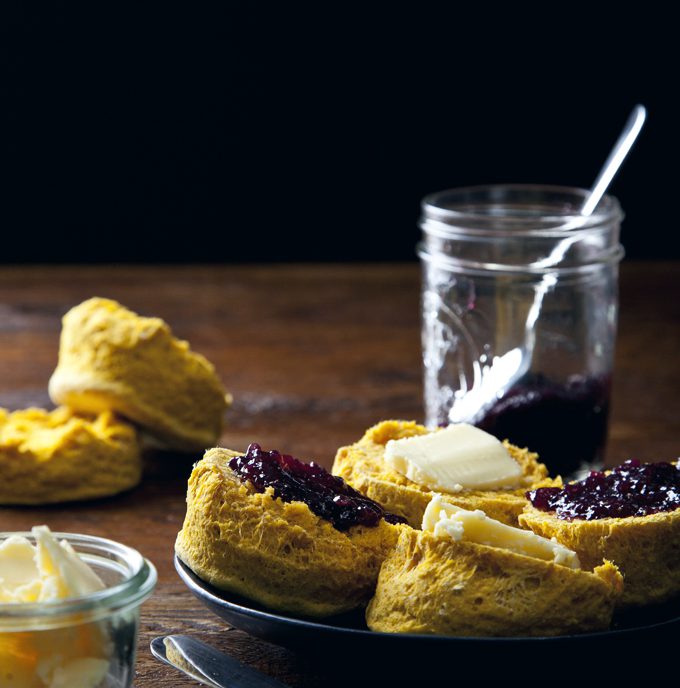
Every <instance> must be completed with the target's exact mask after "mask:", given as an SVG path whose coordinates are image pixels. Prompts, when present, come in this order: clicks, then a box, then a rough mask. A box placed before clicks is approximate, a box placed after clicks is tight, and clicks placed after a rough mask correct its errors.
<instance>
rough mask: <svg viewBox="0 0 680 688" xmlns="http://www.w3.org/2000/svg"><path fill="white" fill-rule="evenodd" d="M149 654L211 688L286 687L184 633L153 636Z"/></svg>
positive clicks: (286, 687)
mask: <svg viewBox="0 0 680 688" xmlns="http://www.w3.org/2000/svg"><path fill="white" fill-rule="evenodd" d="M151 654H153V656H154V657H156V658H157V659H159V660H160V661H161V662H165V664H169V665H170V666H173V667H175V668H176V669H179V670H180V671H182V672H184V673H185V674H186V675H187V676H190V677H191V678H193V679H194V680H195V681H198V682H199V683H202V684H203V685H205V686H210V687H211V688H289V687H288V686H286V684H284V683H281V682H280V681H277V680H276V679H274V678H272V677H271V676H267V675H266V674H263V673H262V672H261V671H257V669H251V668H250V667H247V666H245V665H244V664H241V662H239V661H237V660H236V659H234V658H233V657H230V656H229V655H226V654H224V653H223V652H219V651H218V650H216V649H215V648H214V647H211V646H210V645H207V644H206V643H204V642H202V641H200V640H197V639H196V638H191V637H190V636H187V635H167V636H160V637H158V638H154V639H153V640H152V641H151Z"/></svg>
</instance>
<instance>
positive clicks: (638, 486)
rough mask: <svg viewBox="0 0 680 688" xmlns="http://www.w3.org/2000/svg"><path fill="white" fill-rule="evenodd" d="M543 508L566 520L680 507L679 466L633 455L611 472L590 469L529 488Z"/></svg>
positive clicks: (535, 502)
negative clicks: (584, 473)
mask: <svg viewBox="0 0 680 688" xmlns="http://www.w3.org/2000/svg"><path fill="white" fill-rule="evenodd" d="M527 499H528V500H529V501H530V502H531V503H532V504H533V506H534V507H536V508H537V509H540V510H541V511H554V512H555V516H557V517H558V518H561V519H563V520H565V521H571V520H572V519H575V518H577V519H582V520H584V521H594V520H597V519H600V518H625V517H627V516H647V515H649V514H656V513H659V512H662V511H673V510H675V509H678V508H680V468H679V467H678V466H677V465H674V464H672V463H668V462H660V463H640V462H639V461H638V460H637V459H631V460H630V461H626V462H624V463H622V464H621V465H620V466H617V467H616V468H614V469H613V470H612V471H611V472H608V473H604V472H602V471H591V472H590V475H588V477H586V478H584V479H583V480H579V481H577V482H572V483H568V484H567V485H565V486H564V487H563V488H561V487H541V488H538V489H537V490H531V491H529V492H527Z"/></svg>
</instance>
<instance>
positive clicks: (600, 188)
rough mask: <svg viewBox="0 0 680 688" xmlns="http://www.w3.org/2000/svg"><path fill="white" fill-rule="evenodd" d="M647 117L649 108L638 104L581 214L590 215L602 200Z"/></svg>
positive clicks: (592, 188) (591, 190)
mask: <svg viewBox="0 0 680 688" xmlns="http://www.w3.org/2000/svg"><path fill="white" fill-rule="evenodd" d="M645 119H647V110H646V109H645V106H644V105H636V106H635V107H634V108H633V111H632V112H631V113H630V116H629V117H628V121H627V122H626V124H625V126H624V127H623V131H622V132H621V135H620V136H619V138H618V140H617V141H616V143H615V144H614V148H612V152H611V153H610V154H609V157H608V158H607V160H606V161H605V163H604V166H603V167H602V170H601V171H600V174H599V175H598V177H597V179H596V180H595V183H594V184H593V186H592V187H591V189H590V196H588V198H587V199H586V202H585V203H584V204H583V207H582V208H581V215H584V216H586V217H588V216H589V215H591V214H592V212H593V211H594V210H595V208H597V204H598V203H599V202H600V199H601V198H602V196H604V193H605V191H606V190H607V189H608V188H609V184H610V183H611V181H612V179H614V175H615V174H616V173H617V172H618V171H619V167H621V163H622V162H623V161H624V160H625V159H626V156H627V155H628V153H629V151H630V149H631V148H632V147H633V144H634V143H635V139H637V137H638V134H639V133H640V131H641V130H642V125H643V124H644V123H645Z"/></svg>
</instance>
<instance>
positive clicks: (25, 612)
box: [0, 531, 158, 630]
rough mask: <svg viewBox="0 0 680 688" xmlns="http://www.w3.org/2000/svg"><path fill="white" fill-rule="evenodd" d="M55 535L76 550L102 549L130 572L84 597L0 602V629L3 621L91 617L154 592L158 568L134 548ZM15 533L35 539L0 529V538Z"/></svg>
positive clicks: (136, 602) (91, 537)
mask: <svg viewBox="0 0 680 688" xmlns="http://www.w3.org/2000/svg"><path fill="white" fill-rule="evenodd" d="M52 534H53V535H54V536H55V538H57V539H58V540H67V541H68V542H69V543H70V544H71V545H72V546H73V547H74V549H76V551H78V546H81V547H82V546H86V547H88V548H89V551H88V554H95V555H96V553H97V552H100V553H101V554H109V555H114V556H115V557H116V561H117V562H119V563H120V562H122V563H123V564H124V566H125V568H126V569H127V572H128V574H129V575H127V576H126V577H125V579H124V580H123V581H121V582H120V583H116V584H115V585H111V586H108V587H106V588H104V589H103V590H98V591H96V592H93V593H90V594H88V595H84V596H81V597H71V598H68V599H65V600H50V601H45V602H21V603H17V602H2V603H0V630H1V626H2V621H3V620H12V619H15V620H19V619H31V618H42V619H46V618H51V619H57V618H58V617H62V616H63V617H71V616H72V615H85V616H88V617H89V616H90V615H91V614H94V615H96V616H100V615H106V614H108V613H110V612H112V611H117V610H121V609H126V608H128V607H131V606H137V605H139V604H141V603H142V602H143V601H144V600H145V599H146V598H147V597H148V596H149V595H150V594H151V592H152V591H153V589H154V587H155V585H156V581H157V579H158V574H157V572H156V568H155V567H154V565H153V564H152V563H151V562H150V561H149V560H148V559H146V558H144V557H143V556H142V555H141V554H140V553H139V552H138V551H137V550H135V549H133V548H132V547H128V546H127V545H123V544H121V543H120V542H116V541H115V540H109V539H107V538H102V537H98V536H95V535H83V534H80V533H63V532H53V533H52ZM12 536H18V537H25V538H26V539H28V540H29V541H31V542H34V541H35V538H34V536H33V534H32V533H31V532H30V531H28V532H0V540H4V539H6V538H8V537H12ZM97 612H103V614H97Z"/></svg>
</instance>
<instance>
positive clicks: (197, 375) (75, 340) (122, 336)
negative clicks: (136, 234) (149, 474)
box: [0, 298, 229, 504]
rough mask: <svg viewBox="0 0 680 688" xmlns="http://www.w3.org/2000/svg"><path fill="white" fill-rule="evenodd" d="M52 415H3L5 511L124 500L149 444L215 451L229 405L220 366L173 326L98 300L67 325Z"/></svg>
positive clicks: (0, 487) (0, 468)
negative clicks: (119, 495)
mask: <svg viewBox="0 0 680 688" xmlns="http://www.w3.org/2000/svg"><path fill="white" fill-rule="evenodd" d="M49 393H50V397H51V399H52V401H54V403H55V404H58V405H60V406H59V407H58V408H57V409H56V410H54V411H51V412H48V411H45V410H42V409H27V410H23V411H16V412H14V413H9V412H7V411H5V410H4V409H0V472H1V473H2V476H3V481H2V482H1V483H0V503H3V504H45V503H53V502H62V501H70V500H76V499H91V498H95V497H104V496H109V495H113V494H117V493H119V492H121V491H123V490H127V489H130V488H132V487H134V486H135V485H136V484H137V483H138V482H139V481H140V479H141V475H142V461H141V446H142V441H141V438H143V437H144V436H149V437H152V438H154V440H155V441H156V442H157V443H159V444H160V445H161V446H164V447H167V448H169V449H175V450H180V451H202V450H204V449H205V448H206V447H209V446H214V445H215V444H216V443H217V441H218V439H219V436H220V433H221V430H222V417H223V413H224V411H225V409H226V407H227V405H228V403H229V398H228V396H227V394H226V392H225V390H224V388H223V386H222V384H221V382H220V380H219V378H218V377H217V375H216V373H215V369H214V368H213V366H212V365H211V364H210V363H209V362H208V361H207V360H206V359H205V358H204V357H203V356H201V355H200V354H197V353H194V352H192V351H191V350H190V348H189V345H188V344H187V342H184V341H180V340H178V339H176V338H175V337H174V336H173V335H172V332H171V331H170V328H169V327H168V325H167V324H166V323H164V322H163V321H162V320H160V319H158V318H145V317H141V316H139V315H137V314H135V313H133V312H131V311H129V310H127V309H126V308H124V307H123V306H121V305H120V304H119V303H117V302H115V301H111V300H108V299H101V298H92V299H89V300H87V301H85V302H84V303H81V304H80V305H78V306H76V307H75V308H73V309H72V310H70V311H69V312H68V313H67V314H66V315H65V316H64V319H63V328H62V332H61V341H60V348H59V361H58V365H57V368H56V370H55V371H54V373H53V375H52V377H51V379H50V382H49Z"/></svg>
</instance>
